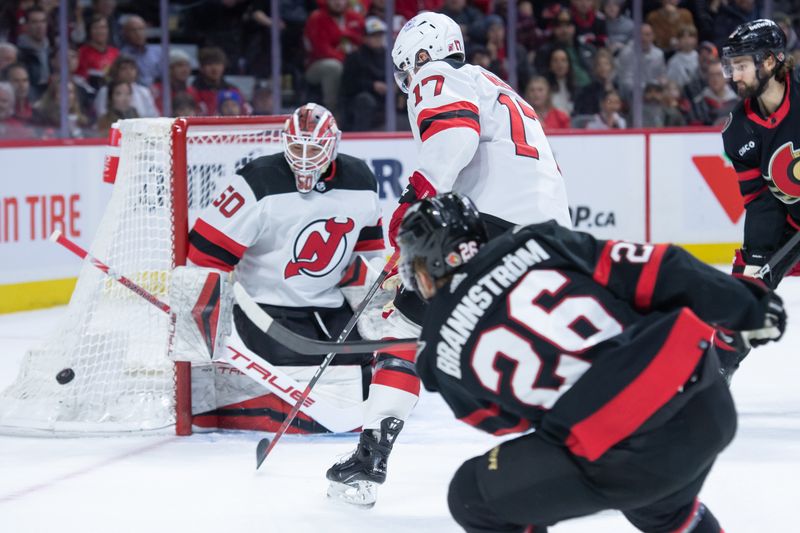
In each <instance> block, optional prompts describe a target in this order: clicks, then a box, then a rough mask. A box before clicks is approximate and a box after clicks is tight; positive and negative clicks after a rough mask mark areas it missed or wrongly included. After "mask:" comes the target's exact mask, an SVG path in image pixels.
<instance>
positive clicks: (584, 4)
mask: <svg viewBox="0 0 800 533" xmlns="http://www.w3.org/2000/svg"><path fill="white" fill-rule="evenodd" d="M570 13H571V14H572V20H573V21H575V35H576V36H577V38H578V41H579V42H581V43H584V44H590V45H592V46H594V47H595V48H601V47H603V46H605V44H606V40H607V39H608V33H607V30H606V20H605V16H604V15H603V14H602V13H600V12H598V11H597V5H596V4H595V0H570Z"/></svg>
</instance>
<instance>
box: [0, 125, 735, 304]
mask: <svg viewBox="0 0 800 533" xmlns="http://www.w3.org/2000/svg"><path fill="white" fill-rule="evenodd" d="M549 138H550V143H551V146H552V149H553V152H554V153H555V156H556V159H557V161H558V163H559V166H560V168H561V171H562V173H563V175H564V179H565V182H566V185H567V191H568V193H569V198H570V207H571V212H572V220H573V224H574V226H575V228H576V229H579V230H582V231H588V232H590V233H592V234H594V235H595V236H597V237H599V238H614V239H625V240H634V241H652V242H675V243H680V244H683V245H685V246H687V248H689V249H690V251H692V252H693V253H694V254H695V255H697V256H698V257H700V258H701V259H703V260H705V261H708V262H712V263H727V262H729V261H730V259H731V257H732V250H733V248H734V247H735V246H736V243H737V242H738V241H740V239H741V234H742V226H743V221H744V216H743V215H744V206H743V204H742V200H741V197H740V196H739V192H738V182H737V179H736V174H735V173H734V171H733V169H732V167H731V166H730V163H729V162H728V161H727V160H726V159H725V157H724V155H723V150H722V140H721V137H720V134H719V132H718V131H716V130H711V129H701V130H697V129H692V130H622V131H619V132H600V133H589V132H583V131H581V132H578V131H575V132H568V133H563V134H554V135H550V137H549ZM279 146H280V145H277V144H276V146H275V148H276V149H278V148H279ZM106 150H107V149H106V146H105V143H104V142H102V141H77V142H76V141H69V142H61V141H47V142H35V141H34V142H27V143H26V142H16V141H12V142H0V169H2V174H1V175H2V178H0V180H2V185H1V186H0V252H2V253H1V255H0V256H1V257H2V259H3V260H2V261H0V312H13V311H19V310H24V309H34V308H38V307H46V306H49V305H58V304H63V303H66V302H67V301H68V300H69V296H70V294H71V292H72V288H73V287H74V282H75V276H76V275H77V273H78V270H79V268H80V263H79V261H78V260H77V259H76V258H75V257H73V256H71V255H70V254H68V253H65V252H64V251H63V250H62V249H60V247H58V246H55V245H54V244H52V243H50V242H49V241H48V240H47V237H48V236H49V234H50V233H51V232H52V231H53V230H54V229H60V230H61V231H63V232H64V233H65V234H67V235H68V236H69V237H70V238H72V239H74V240H75V241H77V242H78V243H80V244H81V245H83V246H85V247H88V246H89V245H90V243H91V240H92V236H93V234H94V232H95V230H96V228H97V225H98V224H99V220H100V217H101V216H102V214H103V210H104V208H105V205H106V203H107V201H108V198H109V196H110V192H111V187H112V186H111V185H109V184H107V183H103V181H102V169H103V160H104V157H105V155H106ZM340 152H343V153H346V154H350V155H353V156H356V157H360V158H363V159H365V160H366V161H367V163H368V164H369V165H370V167H371V168H372V169H373V171H374V172H375V175H376V176H377V178H378V182H379V186H380V195H381V198H382V200H383V202H384V210H385V213H386V216H385V217H384V220H386V221H388V219H389V214H390V213H391V212H392V210H393V209H394V206H395V205H396V202H397V198H398V197H399V195H400V192H401V191H402V189H403V187H405V185H406V179H407V177H408V175H409V174H410V173H411V171H412V170H413V169H414V163H415V159H416V147H415V144H414V141H413V139H412V138H411V136H410V135H408V134H380V133H378V134H350V135H347V134H346V135H345V137H344V139H343V141H342V144H341V146H340ZM442 156H443V157H446V154H442ZM520 179H525V177H524V176H521V177H520Z"/></svg>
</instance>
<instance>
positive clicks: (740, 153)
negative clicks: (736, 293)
mask: <svg viewBox="0 0 800 533" xmlns="http://www.w3.org/2000/svg"><path fill="white" fill-rule="evenodd" d="M785 48H786V36H785V35H784V33H783V31H782V30H781V28H780V27H779V26H778V25H777V24H776V23H775V22H773V21H771V20H766V19H762V20H755V21H753V22H747V23H745V24H742V25H740V26H739V27H737V28H736V30H735V31H734V32H733V33H732V34H731V35H730V37H728V41H727V43H726V44H725V46H723V47H722V61H723V70H724V72H725V75H726V77H728V78H729V79H730V80H731V81H732V82H733V83H734V85H735V86H736V89H737V91H738V93H739V96H741V97H742V101H741V102H740V103H739V104H738V105H737V106H736V107H735V108H734V110H733V112H732V113H731V115H730V119H729V121H728V123H727V124H726V126H725V128H724V130H723V132H722V139H723V142H724V145H725V153H726V155H727V156H728V158H729V159H730V160H731V162H732V163H733V167H734V170H736V173H737V175H738V177H739V188H740V191H741V194H742V197H743V198H744V204H745V209H746V214H745V227H744V239H743V242H742V248H741V250H737V251H736V255H735V258H734V265H733V272H734V275H743V276H753V275H754V274H755V273H756V272H757V271H758V269H759V268H760V267H761V266H763V265H764V264H765V263H767V262H768V261H769V259H770V257H771V256H772V254H774V253H775V251H776V250H778V249H779V248H780V246H781V245H782V244H783V243H784V242H786V241H787V240H788V239H789V238H790V237H791V236H792V235H793V234H794V233H795V232H797V230H798V229H799V228H800V164H798V163H800V73H799V72H798V69H796V68H795V67H794V62H793V58H792V57H791V56H790V55H787V54H786V50H785ZM795 143H797V144H795ZM799 256H800V249H798V250H797V251H795V252H794V253H790V254H788V255H787V256H786V258H785V259H784V260H783V261H782V264H779V265H777V268H774V269H773V271H772V273H771V274H770V275H768V277H767V278H766V279H765V280H764V281H765V282H766V283H767V285H769V286H770V287H771V288H773V289H774V288H775V287H777V286H778V283H780V281H781V278H782V277H783V276H782V274H783V273H784V272H786V275H790V276H796V275H798V274H800V267H795V268H793V269H792V268H789V265H791V264H793V263H794V262H796V261H797V259H798V257H799ZM787 270H788V272H787ZM719 338H720V340H723V339H725V338H726V336H725V335H724V333H723V334H722V335H720V336H719ZM720 348H721V349H722V351H721V357H722V362H723V368H724V371H725V372H726V374H728V376H730V374H731V373H732V372H733V371H734V370H735V369H736V368H737V367H738V366H739V363H740V362H741V360H742V359H744V357H745V356H746V355H747V353H748V352H749V348H748V347H746V346H730V347H729V346H725V345H724V344H720Z"/></svg>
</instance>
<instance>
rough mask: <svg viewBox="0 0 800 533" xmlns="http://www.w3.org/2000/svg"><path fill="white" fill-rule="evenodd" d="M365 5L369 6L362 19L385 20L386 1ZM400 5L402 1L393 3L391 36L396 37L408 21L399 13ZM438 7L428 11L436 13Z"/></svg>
mask: <svg viewBox="0 0 800 533" xmlns="http://www.w3.org/2000/svg"><path fill="white" fill-rule="evenodd" d="M437 2H438V4H441V3H442V2H441V0H437ZM367 3H368V4H369V6H368V7H367V12H366V14H365V15H364V19H367V18H369V17H377V18H379V19H381V20H386V0H371V1H370V2H367ZM401 3H402V0H401V1H400V2H397V1H396V2H395V6H394V18H393V19H392V27H391V28H390V30H391V32H390V34H391V35H392V36H395V35H397V33H398V32H399V31H400V29H401V28H402V27H403V26H404V25H405V23H406V22H407V21H408V19H407V18H406V17H404V16H403V15H402V14H401V13H400V4H401ZM439 7H441V6H440V5H437V6H436V8H434V9H429V11H436V10H437V9H439Z"/></svg>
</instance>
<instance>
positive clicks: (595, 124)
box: [586, 91, 627, 130]
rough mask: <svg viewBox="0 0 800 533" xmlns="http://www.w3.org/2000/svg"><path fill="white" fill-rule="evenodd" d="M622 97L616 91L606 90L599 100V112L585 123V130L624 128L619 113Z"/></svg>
mask: <svg viewBox="0 0 800 533" xmlns="http://www.w3.org/2000/svg"><path fill="white" fill-rule="evenodd" d="M621 109H622V98H620V96H619V93H618V92H617V91H608V92H607V93H606V94H605V96H604V97H603V99H602V100H601V101H600V112H599V113H598V114H596V115H595V116H594V118H593V119H592V120H591V121H589V122H588V123H587V124H586V129H587V130H615V129H625V128H626V127H627V124H626V123H625V119H624V118H622V116H621V115H620V114H619V112H620V110H621Z"/></svg>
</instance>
